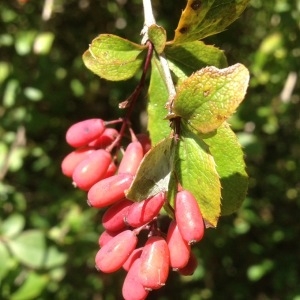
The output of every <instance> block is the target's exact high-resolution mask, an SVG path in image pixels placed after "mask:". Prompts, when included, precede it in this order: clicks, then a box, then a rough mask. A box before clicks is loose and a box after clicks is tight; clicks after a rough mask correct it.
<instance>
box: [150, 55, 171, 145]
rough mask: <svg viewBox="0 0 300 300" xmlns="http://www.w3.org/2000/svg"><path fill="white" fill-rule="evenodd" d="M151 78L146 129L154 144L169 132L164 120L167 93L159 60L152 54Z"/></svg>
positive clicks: (167, 124)
mask: <svg viewBox="0 0 300 300" xmlns="http://www.w3.org/2000/svg"><path fill="white" fill-rule="evenodd" d="M151 67H152V68H151V78H150V84H149V91H148V93H149V101H148V108H147V112H148V131H149V133H150V138H151V141H152V143H153V144H154V145H155V144H157V143H158V142H160V141H161V140H162V139H164V138H166V137H168V136H169V134H170V125H169V121H168V120H165V117H166V113H167V110H166V109H165V104H166V102H167V100H168V97H169V94H168V90H167V87H166V84H165V80H164V76H163V73H162V70H161V66H160V63H159V60H158V58H157V57H156V56H153V58H152V61H151Z"/></svg>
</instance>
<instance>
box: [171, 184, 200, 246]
mask: <svg viewBox="0 0 300 300" xmlns="http://www.w3.org/2000/svg"><path fill="white" fill-rule="evenodd" d="M175 218H176V222H177V225H178V229H179V231H180V233H181V236H182V237H183V239H184V240H185V241H187V242H188V243H189V244H192V243H195V242H198V241H200V240H201V239H202V237H203V235H204V221H203V218H202V215H201V212H200V209H199V205H198V203H197V201H196V199H195V197H194V196H193V195H192V193H190V192H188V191H185V190H183V191H180V192H178V193H177V195H176V199H175Z"/></svg>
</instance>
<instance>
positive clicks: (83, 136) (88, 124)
mask: <svg viewBox="0 0 300 300" xmlns="http://www.w3.org/2000/svg"><path fill="white" fill-rule="evenodd" d="M104 129H105V123H104V121H103V120H102V119H88V120H84V121H81V122H78V123H75V124H73V125H72V126H71V127H70V128H69V129H68V130H67V133H66V141H67V143H68V144H69V145H70V146H72V147H75V148H78V147H82V146H87V145H88V143H90V142H91V141H93V140H94V139H96V138H97V137H99V136H100V135H101V134H102V133H103V132H104Z"/></svg>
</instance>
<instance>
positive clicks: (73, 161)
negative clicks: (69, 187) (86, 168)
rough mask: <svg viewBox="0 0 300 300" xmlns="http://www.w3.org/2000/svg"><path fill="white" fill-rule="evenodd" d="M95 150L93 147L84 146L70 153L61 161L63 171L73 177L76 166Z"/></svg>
mask: <svg viewBox="0 0 300 300" xmlns="http://www.w3.org/2000/svg"><path fill="white" fill-rule="evenodd" d="M94 151H95V149H94V148H92V147H83V148H79V149H76V150H74V151H72V152H71V153H69V154H68V155H67V156H66V157H65V158H64V159H63V161H62V163H61V170H62V173H63V174H64V175H66V176H68V177H72V175H73V172H74V170H75V168H76V166H77V165H78V164H79V163H80V162H82V161H83V160H84V159H86V158H87V157H88V156H89V155H90V154H92V153H93V152H94Z"/></svg>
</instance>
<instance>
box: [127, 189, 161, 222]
mask: <svg viewBox="0 0 300 300" xmlns="http://www.w3.org/2000/svg"><path fill="white" fill-rule="evenodd" d="M165 199H166V197H165V193H159V194H157V195H155V196H154V197H151V198H149V199H147V200H144V201H141V202H134V203H133V204H132V205H131V206H130V207H129V209H128V212H127V215H126V223H127V224H128V225H130V226H132V227H140V226H142V225H144V224H147V223H148V222H150V221H152V220H153V218H155V217H156V216H157V215H158V214H159V211H160V210H161V208H162V206H163V205H164V203H165Z"/></svg>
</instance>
